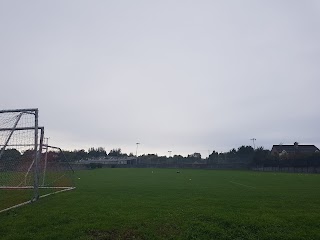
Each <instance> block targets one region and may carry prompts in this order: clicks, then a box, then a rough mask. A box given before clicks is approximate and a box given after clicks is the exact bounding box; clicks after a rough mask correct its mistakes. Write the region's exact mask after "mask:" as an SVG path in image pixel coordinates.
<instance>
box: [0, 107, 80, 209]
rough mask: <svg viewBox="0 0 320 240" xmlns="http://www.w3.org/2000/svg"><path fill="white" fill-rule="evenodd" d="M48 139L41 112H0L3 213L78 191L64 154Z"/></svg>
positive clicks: (0, 169)
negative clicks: (39, 121) (62, 193)
mask: <svg viewBox="0 0 320 240" xmlns="http://www.w3.org/2000/svg"><path fill="white" fill-rule="evenodd" d="M45 140H46V139H45V137H44V127H39V124H38V109H17V110H0V212H3V211H6V210H9V209H11V208H14V207H17V206H20V205H24V204H27V203H29V202H33V201H36V200H38V199H39V198H41V197H44V196H48V195H51V194H54V193H58V192H62V191H68V190H71V189H74V181H73V170H72V168H71V166H70V164H69V162H68V161H67V159H66V157H65V156H64V153H63V151H62V150H61V149H60V148H58V147H54V146H50V145H48V142H47V141H46V142H45Z"/></svg>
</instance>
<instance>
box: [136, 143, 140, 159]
mask: <svg viewBox="0 0 320 240" xmlns="http://www.w3.org/2000/svg"><path fill="white" fill-rule="evenodd" d="M136 144H137V148H136V164H138V146H139V144H140V143H139V142H137V143H136Z"/></svg>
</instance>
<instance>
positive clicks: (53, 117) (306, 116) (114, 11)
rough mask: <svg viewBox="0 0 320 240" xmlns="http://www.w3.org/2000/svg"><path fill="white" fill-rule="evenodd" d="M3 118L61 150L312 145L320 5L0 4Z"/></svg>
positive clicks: (319, 124) (317, 123)
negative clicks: (7, 115) (30, 121)
mask: <svg viewBox="0 0 320 240" xmlns="http://www.w3.org/2000/svg"><path fill="white" fill-rule="evenodd" d="M0 32H1V36H0V66H1V71H0V81H1V86H0V87H1V94H0V108H1V109H13V108H14V109H15V108H35V107H36V108H39V114H40V124H41V125H43V126H45V129H46V134H47V137H50V140H49V141H50V143H51V144H53V145H58V146H60V147H61V148H64V149H70V150H73V149H81V148H84V149H86V150H87V149H88V148H89V147H100V146H101V147H105V148H106V150H107V151H110V149H112V148H116V147H120V148H122V150H123V152H127V153H130V152H133V153H135V151H136V142H140V143H141V144H140V145H139V150H138V153H139V154H142V153H158V154H159V155H164V154H166V155H168V150H172V154H182V155H187V154H188V153H193V152H200V153H202V156H203V157H206V156H207V155H208V151H210V152H212V150H216V151H219V152H220V151H228V150H230V149H232V148H238V147H239V146H241V145H252V141H250V139H251V138H256V139H257V140H256V145H257V146H263V147H265V148H267V149H270V148H271V147H272V145H273V144H279V143H284V144H293V142H294V141H298V142H299V143H300V144H315V145H317V146H318V147H320V135H319V133H320V110H319V107H320V100H319V97H318V96H319V92H320V91H319V88H320V1H312V0H309V1H303V0H301V1H293V0H288V1H279V0H275V1H270V0H266V1H249V0H248V1H246V0H242V1H238V0H234V1H231V0H229V1H226V0H221V1H212V0H210V1H209V0H208V1H202V0H197V1H187V0H183V1H182V0H181V1H178V0H177V1H174V0H168V1H165V0H161V1H151V0H148V1H147V0H146V1H139V0H137V1H129V0H128V1H120V0H116V1H91V0H90V1H89V0H88V1H81V0H74V1H66V0H62V1H57V0H55V1H32V0H29V1H24V0H21V1H12V0H7V1H5V0H0Z"/></svg>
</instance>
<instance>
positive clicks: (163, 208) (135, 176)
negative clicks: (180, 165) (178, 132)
mask: <svg viewBox="0 0 320 240" xmlns="http://www.w3.org/2000/svg"><path fill="white" fill-rule="evenodd" d="M79 178H80V179H79ZM76 183H77V189H76V190H73V191H69V192H65V193H61V194H56V195H53V196H50V197H47V198H43V199H40V201H38V202H36V203H32V204H29V205H26V206H23V207H20V208H17V209H14V210H11V211H8V212H5V213H2V214H0V223H1V224H0V239H101V240H102V239H239V240H240V239H320V175H313V174H309V175H308V174H285V173H261V172H250V171H222V170H220V171H218V170H217V171H216V170H184V169H182V170H180V173H177V170H173V169H98V170H86V171H79V172H76ZM2 193H3V192H0V194H2ZM0 199H1V197H0ZM0 205H1V201H0Z"/></svg>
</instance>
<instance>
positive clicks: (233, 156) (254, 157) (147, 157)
mask: <svg viewBox="0 0 320 240" xmlns="http://www.w3.org/2000/svg"><path fill="white" fill-rule="evenodd" d="M61 154H63V155H64V157H66V158H67V159H68V160H69V161H70V162H75V161H79V160H87V159H105V158H117V157H118V158H119V157H120V158H124V157H134V155H133V153H130V154H126V153H123V152H122V150H121V148H115V149H112V150H110V151H109V152H107V151H106V150H105V148H103V147H98V148H94V147H92V148H89V149H88V151H86V150H84V149H80V150H73V151H63V153H59V152H50V151H49V152H48V156H49V157H48V160H50V159H52V160H53V159H59V158H62V156H60V155H61ZM33 156H34V151H32V150H27V151H24V152H19V151H18V150H17V149H6V150H5V151H4V154H3V156H2V158H1V159H2V160H13V159H15V160H17V159H27V158H28V159H30V158H31V157H33ZM133 164H167V165H170V164H175V165H177V164H178V165H179V164H206V165H223V164H229V165H232V164H243V165H246V166H248V167H280V168H281V167H320V153H319V152H315V153H311V154H303V153H294V154H286V155H278V154H272V153H271V151H270V150H268V149H264V148H263V147H258V148H256V149H254V148H252V147H251V146H244V145H243V146H241V147H239V148H238V149H235V148H233V149H232V150H230V151H228V152H220V153H219V152H217V151H212V153H211V154H210V155H209V156H208V158H205V159H204V158H202V157H201V154H200V153H192V154H189V155H188V156H187V157H183V156H182V155H174V156H170V157H167V156H158V155H157V154H143V155H140V156H138V157H137V160H136V161H134V162H133Z"/></svg>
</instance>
